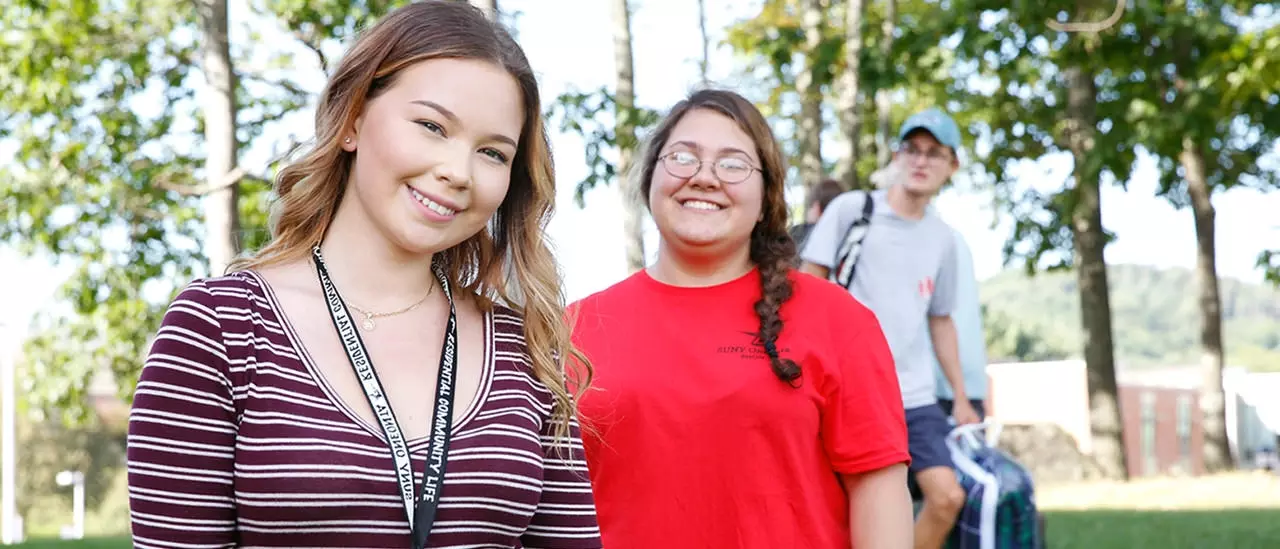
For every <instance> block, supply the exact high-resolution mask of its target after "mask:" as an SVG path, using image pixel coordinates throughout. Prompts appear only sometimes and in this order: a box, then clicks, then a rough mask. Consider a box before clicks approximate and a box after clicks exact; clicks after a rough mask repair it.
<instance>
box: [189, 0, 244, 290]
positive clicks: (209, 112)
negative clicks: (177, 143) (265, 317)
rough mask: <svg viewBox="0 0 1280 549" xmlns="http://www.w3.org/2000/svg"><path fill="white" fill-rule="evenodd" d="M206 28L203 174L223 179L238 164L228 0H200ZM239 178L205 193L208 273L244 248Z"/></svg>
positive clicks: (210, 180)
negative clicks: (241, 246) (228, 36)
mask: <svg viewBox="0 0 1280 549" xmlns="http://www.w3.org/2000/svg"><path fill="white" fill-rule="evenodd" d="M199 9H200V28H201V31H202V33H203V35H204V36H203V38H204V40H203V45H202V50H203V54H204V55H203V57H204V63H203V69H204V78H205V90H204V92H205V93H204V96H203V97H202V98H201V102H202V109H203V111H204V141H205V143H204V144H205V151H206V157H205V164H204V172H205V180H206V182H207V184H208V185H210V186H217V185H219V183H221V182H223V181H224V180H225V178H226V176H227V174H229V173H231V171H232V170H234V169H235V168H236V99H235V91H236V76H235V72H234V71H233V69H232V66H231V45H230V43H229V41H228V38H227V2H226V0H201V2H200V4H199ZM239 187H240V186H239V184H238V183H232V184H230V185H224V186H221V188H217V189H214V190H212V191H210V192H209V194H207V195H206V196H205V197H204V202H205V204H204V219H205V239H206V240H205V243H204V250H205V256H206V257H207V258H208V260H209V273H210V274H211V275H215V276H219V275H222V274H224V273H225V272H226V270H227V266H228V265H230V264H231V261H232V260H233V259H235V257H236V254H238V253H240V238H239V236H240V212H239V209H238V207H239V194H240V193H239Z"/></svg>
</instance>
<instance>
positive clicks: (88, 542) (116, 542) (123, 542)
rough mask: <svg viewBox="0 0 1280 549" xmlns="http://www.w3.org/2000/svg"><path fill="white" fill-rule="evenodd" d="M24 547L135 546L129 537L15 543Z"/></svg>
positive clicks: (107, 548)
mask: <svg viewBox="0 0 1280 549" xmlns="http://www.w3.org/2000/svg"><path fill="white" fill-rule="evenodd" d="M14 547H19V548H22V549H128V548H129V547H133V544H132V543H130V541H129V538H128V537H119V538H92V539H85V540H82V541H63V540H57V539H39V540H30V541H27V542H26V543H20V544H18V545H14Z"/></svg>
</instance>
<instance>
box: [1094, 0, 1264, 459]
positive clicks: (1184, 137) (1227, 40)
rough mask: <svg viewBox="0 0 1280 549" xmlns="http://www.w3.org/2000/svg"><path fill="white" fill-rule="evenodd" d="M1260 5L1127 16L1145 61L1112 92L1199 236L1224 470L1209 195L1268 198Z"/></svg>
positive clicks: (1206, 342)
mask: <svg viewBox="0 0 1280 549" xmlns="http://www.w3.org/2000/svg"><path fill="white" fill-rule="evenodd" d="M1256 4H1257V3H1256V2H1239V1H1222V0H1217V1H1199V2H1186V1H1184V0H1176V1H1173V2H1169V3H1166V4H1160V5H1158V6H1157V5H1141V6H1138V7H1137V8H1136V9H1134V10H1131V12H1130V16H1129V19H1128V21H1130V23H1129V24H1126V26H1125V29H1123V30H1122V32H1120V33H1119V35H1118V36H1117V37H1116V40H1118V41H1121V42H1127V43H1129V44H1131V46H1132V47H1133V48H1134V50H1139V51H1142V52H1143V53H1144V55H1142V56H1138V57H1135V58H1133V60H1134V61H1136V63H1134V64H1133V65H1132V66H1131V67H1130V68H1128V69H1127V70H1128V72H1130V74H1134V75H1142V77H1141V78H1128V79H1125V80H1124V81H1123V83H1121V84H1120V85H1119V86H1118V87H1119V91H1120V93H1122V94H1124V95H1125V96H1127V97H1131V98H1132V101H1131V103H1130V105H1131V109H1130V116H1129V121H1128V122H1129V125H1130V126H1132V127H1133V128H1134V129H1135V131H1136V132H1137V133H1138V139H1139V141H1140V142H1141V143H1142V144H1143V145H1144V146H1145V148H1146V149H1147V150H1148V151H1150V152H1151V153H1153V154H1154V155H1156V157H1157V159H1158V162H1159V164H1160V167H1161V179H1160V191H1159V192H1160V194H1161V195H1162V196H1164V197H1165V198H1167V199H1168V200H1169V201H1170V202H1172V203H1173V204H1174V205H1175V206H1178V207H1188V206H1189V209H1190V210H1191V213H1192V219H1193V221H1194V223H1195V231H1196V247H1197V254H1196V275H1197V276H1196V284H1197V286H1198V288H1199V311H1200V314H1199V324H1200V343H1201V349H1202V354H1201V363H1202V366H1203V368H1204V382H1203V384H1202V386H1201V392H1200V409H1201V413H1202V415H1203V418H1204V419H1203V424H1204V430H1205V443H1204V448H1203V453H1204V464H1205V468H1206V469H1207V470H1209V471H1211V472H1216V471H1221V470H1224V469H1227V468H1230V467H1231V465H1232V463H1233V462H1232V459H1231V455H1230V445H1229V444H1228V440H1227V429H1226V408H1225V404H1226V398H1225V394H1224V392H1223V387H1222V371H1223V362H1224V356H1225V351H1224V348H1223V347H1224V346H1223V329H1222V298H1221V296H1220V294H1219V282H1218V274H1217V267H1216V261H1215V257H1216V249H1215V231H1214V225H1215V216H1216V213H1215V210H1214V207H1213V203H1212V195H1213V194H1215V193H1217V192H1220V191H1224V190H1227V189H1230V188H1231V187H1234V186H1236V185H1252V186H1255V187H1258V188H1268V189H1269V188H1274V187H1275V186H1276V183H1277V177H1276V174H1275V172H1274V171H1269V170H1266V169H1265V168H1264V167H1263V166H1262V165H1261V163H1260V162H1259V161H1260V159H1261V158H1262V157H1263V156H1264V155H1266V154H1268V153H1270V152H1271V151H1272V150H1273V149H1274V148H1275V145H1276V143H1277V141H1278V140H1280V109H1277V107H1276V104H1277V102H1280V101H1278V97H1277V84H1276V82H1277V80H1278V79H1280V33H1277V32H1276V31H1277V28H1276V26H1275V25H1272V26H1270V27H1269V28H1266V29H1265V30H1262V31H1249V30H1247V29H1245V28H1244V24H1245V21H1247V19H1245V16H1247V15H1248V14H1249V11H1250V10H1252V9H1256V8H1257V6H1256Z"/></svg>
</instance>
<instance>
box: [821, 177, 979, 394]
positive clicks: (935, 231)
mask: <svg viewBox="0 0 1280 549" xmlns="http://www.w3.org/2000/svg"><path fill="white" fill-rule="evenodd" d="M866 196H867V194H866V193H865V192H863V191H850V192H846V193H844V194H842V195H840V196H838V197H836V199H835V200H833V201H831V204H830V205H828V206H827V209H826V210H825V211H824V212H823V213H822V218H821V219H819V220H818V223H817V224H815V225H814V227H813V230H811V231H810V232H809V239H808V242H806V243H805V247H804V251H803V252H802V253H801V258H802V259H804V260H805V261H808V262H810V263H815V264H817V265H822V266H824V267H827V268H830V267H831V265H832V264H833V263H835V257H836V252H837V250H838V249H839V248H840V241H841V240H842V239H843V238H844V235H845V233H846V232H848V230H849V226H850V225H852V224H853V222H854V221H856V220H857V219H858V218H859V217H861V216H862V205H863V201H864V200H865V197H866ZM871 196H872V199H873V200H875V203H874V204H875V211H874V213H873V214H872V216H871V226H870V227H869V228H868V229H867V234H866V236H865V237H864V238H863V240H862V251H861V252H860V255H859V256H858V262H857V270H856V271H855V274H854V279H853V284H851V285H850V290H849V291H850V293H852V294H853V297H854V298H856V299H857V300H858V301H860V302H861V303H862V304H863V305H865V306H867V308H869V309H871V310H872V311H873V312H874V313H875V314H876V318H877V319H878V320H879V321H880V328H881V329H882V330H884V335H885V339H886V340H888V342H889V349H890V350H891V351H892V352H893V360H894V362H895V363H896V365H897V370H898V385H899V386H900V387H901V388H902V402H903V405H905V406H906V408H908V409H910V408H918V407H921V406H927V405H929V404H933V403H935V402H937V396H936V393H935V389H936V386H935V384H934V374H933V359H932V356H931V355H932V353H933V347H932V345H930V343H929V339H928V338H929V335H928V334H929V331H928V330H927V329H925V325H926V323H927V318H928V316H948V315H950V314H951V309H952V307H953V306H954V304H955V293H956V288H955V286H956V273H955V264H956V260H955V237H954V236H952V232H951V227H950V226H948V225H947V224H946V222H944V221H942V219H941V218H939V217H938V216H937V214H935V213H933V211H932V210H931V209H930V210H928V211H926V212H925V215H924V218H922V219H919V220H911V219H905V218H903V217H900V216H898V214H897V213H894V211H893V209H892V208H891V207H890V206H889V203H888V201H887V198H886V197H887V194H886V191H884V190H879V191H873V192H872V193H871Z"/></svg>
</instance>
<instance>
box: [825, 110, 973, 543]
mask: <svg viewBox="0 0 1280 549" xmlns="http://www.w3.org/2000/svg"><path fill="white" fill-rule="evenodd" d="M898 141H899V146H898V150H897V151H896V152H895V153H894V155H893V160H892V161H891V162H890V163H889V165H888V166H886V167H885V169H884V170H881V172H879V173H877V174H876V176H873V179H880V180H881V181H880V185H881V186H882V187H887V188H882V189H880V190H877V191H873V192H871V193H867V192H863V191H851V192H847V193H844V194H842V195H840V196H839V197H837V198H836V199H835V200H833V201H832V202H831V204H829V205H828V206H827V208H826V211H824V212H823V214H822V217H821V218H820V219H819V220H818V222H817V224H816V225H814V227H813V229H812V230H811V231H810V233H809V238H808V241H807V242H806V244H805V247H804V250H803V252H802V253H801V259H803V261H804V263H803V265H802V267H801V270H803V271H805V272H808V273H811V274H814V275H816V276H819V277H822V278H828V276H829V275H830V274H831V272H832V270H833V269H834V270H835V271H836V272H837V273H843V272H847V269H846V268H845V267H844V266H845V265H853V267H855V268H853V270H852V278H851V279H849V280H848V285H847V287H848V289H849V292H850V293H852V294H853V296H854V297H855V298H857V299H858V301H860V302H862V303H863V304H864V305H866V306H867V307H868V308H870V309H871V310H872V311H873V312H875V314H876V318H877V319H879V321H880V327H881V329H882V330H883V331H884V335H885V339H886V340H888V342H889V348H890V350H891V351H892V352H893V359H894V362H895V363H896V366H897V371H898V383H899V386H900V387H901V389H902V401H903V405H904V406H905V407H906V419H907V437H908V446H909V449H910V452H911V467H910V470H911V474H912V476H913V477H914V479H915V481H916V483H917V485H918V486H919V487H920V491H921V493H922V494H923V495H924V507H923V508H922V510H921V512H920V517H919V519H918V520H917V522H916V531H915V547H916V548H917V549H924V548H928V549H937V548H940V547H942V544H943V542H944V541H945V540H946V537H947V535H948V534H949V533H950V531H951V528H952V527H953V526H954V525H955V521H956V516H957V515H958V514H959V512H960V509H961V507H962V506H963V505H964V500H965V496H964V491H963V490H962V489H961V488H960V484H959V482H958V481H957V480H956V475H955V471H954V465H953V464H952V462H951V454H950V452H949V451H948V450H947V446H946V443H945V437H946V435H947V433H948V432H950V430H951V426H950V425H949V424H948V423H947V417H946V415H945V414H944V413H943V411H942V409H941V408H940V407H939V406H938V400H937V396H936V392H935V389H936V386H935V381H934V370H933V368H934V362H933V358H934V357H933V356H930V355H934V354H936V357H937V361H938V363H939V364H940V365H941V366H942V370H943V373H944V374H945V376H946V378H947V380H948V381H949V382H950V384H951V386H952V389H953V393H954V394H955V407H954V409H953V411H952V417H954V418H955V420H956V423H958V424H962V425H963V424H967V423H975V422H977V421H978V416H977V414H976V413H975V412H974V410H973V408H972V407H971V406H970V405H969V400H968V397H967V396H966V393H965V388H964V377H963V375H962V374H961V370H960V360H959V351H958V346H957V337H956V328H955V324H954V323H953V322H952V320H951V312H952V309H953V308H954V306H955V301H956V297H955V293H956V278H957V273H956V258H955V254H956V250H955V244H954V242H955V238H954V236H952V232H951V227H949V226H948V225H947V224H946V223H945V222H943V221H942V219H940V218H939V217H938V216H937V215H936V214H934V213H933V212H931V211H929V208H928V206H929V203H930V201H932V200H933V197H934V196H935V195H937V194H938V191H939V190H940V189H941V188H942V186H943V185H944V184H945V183H946V182H947V180H948V179H950V177H951V175H952V174H954V173H955V171H956V169H957V168H959V165H960V164H959V159H958V157H957V156H956V151H957V150H958V149H959V148H960V130H959V128H958V127H957V126H956V123H955V121H954V120H952V119H951V117H950V116H947V115H946V114H945V113H943V112H942V111H941V110H938V109H928V110H925V111H923V112H920V113H917V114H915V115H913V116H912V117H911V118H908V119H907V121H906V122H905V123H904V124H903V125H902V129H901V131H900V132H899V134H898ZM867 200H870V201H871V204H870V205H868V204H866V201H867ZM868 214H869V215H868ZM851 228H852V229H854V231H853V232H852V233H851V231H850V229H851ZM850 234H853V235H854V236H853V237H852V238H850V236H849V235H850ZM857 235H861V241H860V245H857V246H848V245H846V244H847V243H848V242H857V239H858V236H857ZM848 250H854V251H853V252H852V253H849V252H848ZM845 257H849V258H850V259H849V260H848V261H841V260H842V259H844V258H845ZM831 278H832V279H833V280H834V279H836V278H837V277H835V276H832V277H831ZM926 325H927V328H928V329H927V330H926V329H925V328H926ZM930 340H931V341H930ZM931 343H932V345H931Z"/></svg>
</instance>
